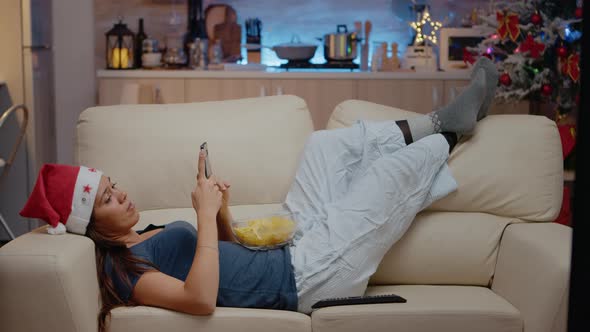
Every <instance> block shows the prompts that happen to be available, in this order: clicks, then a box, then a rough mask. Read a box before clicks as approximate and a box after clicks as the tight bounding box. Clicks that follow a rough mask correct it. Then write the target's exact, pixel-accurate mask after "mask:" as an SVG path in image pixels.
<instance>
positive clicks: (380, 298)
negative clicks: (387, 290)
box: [311, 294, 407, 309]
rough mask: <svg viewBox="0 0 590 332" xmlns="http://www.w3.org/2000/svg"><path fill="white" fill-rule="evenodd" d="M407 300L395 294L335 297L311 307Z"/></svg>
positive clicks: (402, 301) (404, 301)
mask: <svg viewBox="0 0 590 332" xmlns="http://www.w3.org/2000/svg"><path fill="white" fill-rule="evenodd" d="M406 302H407V300H406V299H404V298H403V297H401V296H399V295H395V294H385V295H363V296H351V297H335V298H329V299H323V300H320V301H318V302H316V303H315V304H314V305H312V306H311V308H312V309H318V308H323V307H331V306H337V305H353V304H374V303H406Z"/></svg>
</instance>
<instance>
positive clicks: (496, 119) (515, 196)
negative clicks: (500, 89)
mask: <svg viewBox="0 0 590 332" xmlns="http://www.w3.org/2000/svg"><path fill="white" fill-rule="evenodd" d="M414 116H420V114H417V113H413V112H408V111H404V110H400V109H397V108H394V107H388V106H383V105H378V104H374V103H370V102H366V101H360V100H349V101H345V102H342V103H341V104H339V105H338V106H336V108H335V110H334V112H333V113H332V116H331V117H330V120H329V122H328V126H327V128H328V129H333V128H339V127H344V126H349V125H351V124H352V123H354V121H356V120H386V119H390V120H399V119H407V118H410V117H414ZM449 167H450V169H451V171H452V173H453V176H454V177H455V179H456V180H457V183H458V185H459V187H458V189H457V190H456V191H455V192H453V193H451V194H450V195H448V196H447V197H445V198H443V199H441V200H439V201H437V202H435V203H434V204H432V205H431V206H430V207H429V208H428V209H429V210H437V211H457V212H485V213H490V214H494V215H497V216H504V217H509V218H520V219H524V220H529V221H553V220H554V219H555V218H556V217H557V215H558V214H559V211H560V208H561V200H562V193H563V159H562V152H561V140H560V138H559V133H558V131H557V127H556V124H555V122H554V121H551V120H549V119H548V118H546V117H544V116H532V115H490V116H488V117H486V118H484V119H483V120H481V121H480V122H478V125H477V126H476V129H475V132H474V134H473V136H471V137H464V138H462V139H461V141H460V142H459V144H458V145H457V146H456V148H455V149H454V150H453V152H452V153H451V156H450V158H449Z"/></svg>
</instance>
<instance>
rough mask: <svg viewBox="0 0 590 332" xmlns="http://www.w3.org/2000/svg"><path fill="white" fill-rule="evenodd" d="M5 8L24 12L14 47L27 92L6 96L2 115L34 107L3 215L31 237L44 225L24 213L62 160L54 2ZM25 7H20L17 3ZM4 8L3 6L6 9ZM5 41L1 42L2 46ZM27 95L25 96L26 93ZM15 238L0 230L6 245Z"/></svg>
mask: <svg viewBox="0 0 590 332" xmlns="http://www.w3.org/2000/svg"><path fill="white" fill-rule="evenodd" d="M0 2H3V3H4V5H3V6H6V7H5V8H4V9H5V10H7V9H11V10H15V11H18V12H17V13H15V14H17V15H20V16H21V20H20V21H21V22H22V26H21V27H20V29H17V28H15V27H7V28H8V29H10V28H14V30H15V33H17V31H18V30H21V31H22V38H21V40H20V41H16V42H15V41H12V43H16V44H17V45H8V46H10V47H16V48H19V49H20V50H21V52H20V53H21V54H20V56H22V69H21V70H20V73H22V74H21V75H22V78H21V79H20V80H19V81H20V82H22V90H21V91H18V93H17V91H16V90H18V89H19V88H20V87H19V86H14V85H13V86H11V87H10V89H14V90H15V91H10V89H7V88H6V87H5V88H4V89H5V91H4V92H2V93H0V98H1V96H4V97H3V100H0V106H1V107H2V109H0V112H3V111H5V110H6V108H7V107H8V106H9V105H11V104H18V103H23V104H25V106H27V108H28V109H29V123H28V128H27V135H26V138H25V141H24V142H23V144H21V146H20V148H19V151H18V155H17V158H16V159H15V162H14V164H13V165H12V167H11V168H10V170H9V173H8V174H7V181H5V183H3V184H0V186H1V187H0V213H2V215H3V216H4V219H5V220H6V222H7V223H8V225H9V227H10V229H11V231H12V232H13V233H14V234H15V235H16V236H18V235H21V234H23V233H26V232H28V231H30V230H32V229H33V228H36V227H38V226H39V223H38V221H37V220H28V219H25V218H22V217H21V216H20V215H18V212H19V211H20V209H21V208H22V207H23V206H24V203H25V202H26V199H27V197H28V195H29V193H30V192H31V190H32V187H33V186H34V184H35V180H36V177H37V173H38V170H39V168H40V166H41V165H42V164H43V163H50V162H55V161H56V130H55V128H56V123H55V97H54V91H55V90H54V75H53V67H54V66H53V50H52V20H51V17H52V1H51V0H2V1H0ZM18 3H20V8H18V7H17V6H16V4H18ZM1 7H2V6H0V10H2V9H3V8H1ZM2 42H3V41H2V40H0V43H2ZM21 92H22V93H21ZM11 93H12V94H13V95H21V96H22V100H12V98H11V97H10V96H11ZM16 119H17V118H13V119H11V120H12V121H11V122H10V123H8V124H7V125H5V127H7V128H3V130H2V131H1V132H0V142H12V140H13V139H14V132H15V128H18V127H17V126H18V123H17V120H16ZM11 148H12V144H0V155H2V156H6V155H7V153H9V152H10V150H11ZM7 240H9V236H8V234H7V232H5V231H4V229H3V228H0V241H7Z"/></svg>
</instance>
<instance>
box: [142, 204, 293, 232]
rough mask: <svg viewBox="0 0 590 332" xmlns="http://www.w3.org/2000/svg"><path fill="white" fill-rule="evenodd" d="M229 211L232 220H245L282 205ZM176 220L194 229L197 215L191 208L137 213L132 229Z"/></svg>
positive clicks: (240, 207) (257, 205)
mask: <svg viewBox="0 0 590 332" xmlns="http://www.w3.org/2000/svg"><path fill="white" fill-rule="evenodd" d="M229 209H230V211H231V213H232V216H233V217H234V218H246V217H256V216H258V215H261V214H266V213H272V212H276V211H279V210H281V209H282V204H253V205H235V206H230V208H229ZM176 220H184V221H188V222H190V223H191V224H193V225H194V226H195V227H196V225H197V214H196V213H195V210H194V209H193V208H176V209H157V210H145V211H141V212H139V222H138V223H137V225H135V226H134V227H133V229H135V230H140V229H144V228H146V227H147V226H148V225H149V224H154V225H165V224H168V223H171V222H173V221H176Z"/></svg>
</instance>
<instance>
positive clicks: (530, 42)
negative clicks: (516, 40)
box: [520, 33, 545, 59]
mask: <svg viewBox="0 0 590 332" xmlns="http://www.w3.org/2000/svg"><path fill="white" fill-rule="evenodd" d="M544 50H545V44H542V43H537V42H536V41H535V39H533V35H531V34H530V33H529V34H528V36H526V39H525V40H524V41H523V42H522V43H520V51H521V52H527V51H529V52H530V55H531V57H532V58H533V59H536V58H538V57H539V56H541V53H543V51H544Z"/></svg>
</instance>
